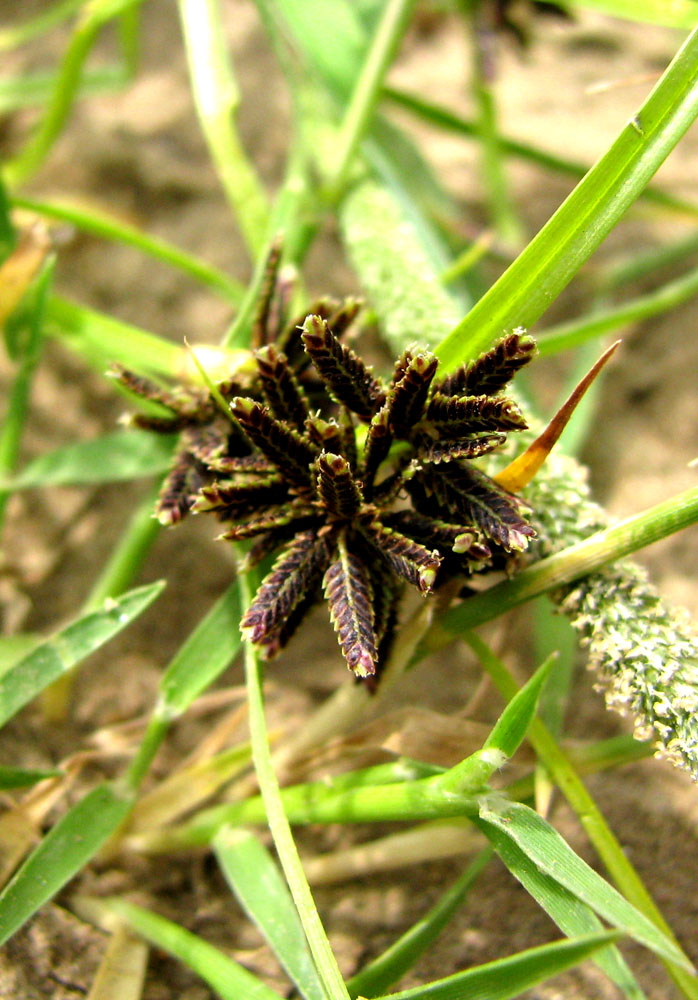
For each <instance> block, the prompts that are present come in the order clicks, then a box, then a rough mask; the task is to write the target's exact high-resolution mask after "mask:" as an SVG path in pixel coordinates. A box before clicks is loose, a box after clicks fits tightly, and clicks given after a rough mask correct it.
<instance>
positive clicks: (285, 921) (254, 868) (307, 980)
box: [212, 827, 327, 1000]
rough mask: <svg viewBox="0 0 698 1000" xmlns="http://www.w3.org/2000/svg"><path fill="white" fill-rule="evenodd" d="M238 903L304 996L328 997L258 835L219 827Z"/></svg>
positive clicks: (220, 854)
mask: <svg viewBox="0 0 698 1000" xmlns="http://www.w3.org/2000/svg"><path fill="white" fill-rule="evenodd" d="M212 847H213V850H214V853H215V855H216V859H217V860H218V864H219V865H220V867H221V870H222V871H223V874H224V875H225V878H226V881H227V882H228V885H229V886H230V888H231V889H232V890H233V892H234V893H235V895H236V896H237V899H238V901H239V903H240V905H241V906H242V907H243V909H244V910H245V912H246V913H247V915H248V917H249V918H250V920H252V921H253V922H254V923H255V924H256V925H257V927H258V928H259V929H260V931H261V932H262V934H263V935H264V937H265V938H266V940H267V942H268V943H269V945H270V946H271V948H272V951H273V952H274V954H275V955H276V957H277V958H278V960H279V961H280V962H281V964H282V965H283V967H284V968H285V969H286V972H287V973H288V974H289V976H290V978H291V980H292V981H293V982H294V983H295V985H296V987H297V988H298V990H299V991H300V993H302V994H303V996H304V997H305V998H306V1000H326V996H327V994H326V992H325V989H324V987H323V985H322V982H321V981H320V979H319V978H318V974H317V972H316V971H315V965H314V964H313V959H312V957H311V954H310V951H309V949H308V945H307V942H306V939H305V935H304V933H303V928H302V927H301V924H300V921H299V919H298V914H297V912H296V908H295V905H294V903H293V900H292V898H291V894H290V892H289V891H288V888H287V885H286V882H285V881H284V878H283V876H282V874H281V872H280V871H279V869H278V867H277V866H276V864H275V863H274V861H273V860H272V857H271V855H270V854H269V852H268V851H267V850H266V848H265V847H264V846H263V845H262V844H261V843H260V841H259V840H258V839H257V838H256V837H255V836H253V834H251V833H248V832H247V831H245V830H235V829H231V828H230V827H223V829H222V830H220V831H219V832H218V833H217V834H216V836H215V838H214V840H213V844H212Z"/></svg>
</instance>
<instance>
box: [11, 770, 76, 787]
mask: <svg viewBox="0 0 698 1000" xmlns="http://www.w3.org/2000/svg"><path fill="white" fill-rule="evenodd" d="M62 774H63V771H59V770H57V769H56V768H53V769H52V770H50V771H27V770H26V769H25V768H23V767H4V766H2V765H0V788H1V789H8V788H30V787H31V786H32V785H36V784H38V782H39V781H43V780H44V778H60V777H61V775H62Z"/></svg>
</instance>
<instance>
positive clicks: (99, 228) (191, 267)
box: [12, 198, 245, 305]
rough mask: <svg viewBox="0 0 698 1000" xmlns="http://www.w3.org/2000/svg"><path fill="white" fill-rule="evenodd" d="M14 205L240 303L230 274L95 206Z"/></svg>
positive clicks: (27, 202)
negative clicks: (151, 261)
mask: <svg viewBox="0 0 698 1000" xmlns="http://www.w3.org/2000/svg"><path fill="white" fill-rule="evenodd" d="M12 204H13V205H14V206H16V207H17V208H24V209H26V210H27V211H30V212H36V214H37V215H41V216H44V217H45V218H48V219H58V220H59V221H61V222H68V223H70V225H71V226H75V227H76V228H77V229H79V230H81V231H82V232H85V233H90V234H91V235H93V236H99V237H101V238H102V239H107V240H113V241H114V242H117V243H121V244H122V245H124V246H132V247H134V248H135V249H137V250H141V251H142V252H143V253H146V254H148V255H149V256H150V257H154V258H155V259H156V260H160V261H162V262H163V263H165V264H169V265H170V266H172V267H175V268H177V270H179V271H182V273H184V274H187V275H189V277H191V278H194V279H195V280H196V281H200V282H201V283H202V284H204V285H206V286H208V287H209V288H212V289H213V290H214V291H216V292H218V293H220V294H222V295H223V296H225V298H227V299H228V300H229V301H230V302H232V303H233V304H235V305H237V304H239V303H240V302H241V300H242V297H243V295H244V293H245V289H244V288H243V287H242V285H240V284H239V283H238V282H237V281H235V280H233V279H232V278H229V277H228V275H227V274H224V273H223V272H222V271H219V270H218V269H217V268H215V267H213V266H212V265H210V264H207V263H206V262H205V261H203V260H200V259H199V258H198V257H194V256H192V255H191V254H189V253H186V252H185V251H184V250H180V249H179V247H176V246H174V245H173V244H171V243H167V242H166V241H165V240H163V239H160V237H158V236H151V235H150V234H148V233H144V232H142V231H141V230H140V229H137V228H136V227H135V226H130V225H129V224H128V223H126V222H124V221H123V220H122V219H119V218H117V217H116V216H113V215H108V214H106V213H105V212H102V211H99V210H97V209H96V208H94V207H93V206H90V207H80V205H77V204H69V203H63V202H45V201H36V200H34V199H32V198H13V199H12Z"/></svg>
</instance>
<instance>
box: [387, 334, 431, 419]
mask: <svg viewBox="0 0 698 1000" xmlns="http://www.w3.org/2000/svg"><path fill="white" fill-rule="evenodd" d="M438 365H439V362H438V360H437V359H436V358H435V357H434V355H433V354H430V353H429V352H428V351H420V352H419V353H417V354H415V355H413V356H411V357H409V358H408V357H407V356H406V355H403V357H402V358H400V360H399V362H398V366H396V372H395V375H394V376H393V384H392V386H391V388H390V390H389V392H388V398H387V401H386V406H387V408H388V423H389V426H390V429H391V431H392V432H393V434H394V435H395V437H398V438H405V437H409V436H410V435H411V433H412V431H413V430H414V428H415V426H416V425H417V423H419V421H420V420H421V419H422V416H423V415H424V407H425V404H426V401H427V396H428V395H429V388H430V386H431V382H432V379H433V378H434V375H435V374H436V369H437V368H438ZM398 370H399V372H400V374H399V377H398Z"/></svg>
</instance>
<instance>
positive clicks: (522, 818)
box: [480, 796, 692, 972]
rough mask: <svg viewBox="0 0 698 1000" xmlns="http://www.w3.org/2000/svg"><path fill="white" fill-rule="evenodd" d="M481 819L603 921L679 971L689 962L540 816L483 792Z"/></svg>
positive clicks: (526, 808) (677, 948) (688, 964)
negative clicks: (673, 964)
mask: <svg viewBox="0 0 698 1000" xmlns="http://www.w3.org/2000/svg"><path fill="white" fill-rule="evenodd" d="M480 818H481V819H482V820H484V821H485V823H486V824H487V825H488V826H490V827H496V828H497V829H498V830H500V831H502V832H504V834H505V835H506V836H507V837H508V838H510V839H511V840H513V841H514V842H515V843H516V845H517V846H518V847H519V848H520V849H521V850H522V851H524V853H525V854H526V856H527V857H529V858H530V859H531V861H532V862H533V863H534V864H535V865H537V866H538V868H539V869H540V871H542V872H544V873H545V874H547V875H549V876H550V877H551V878H553V879H555V880H556V881H557V882H559V884H560V885H562V886H563V887H564V888H565V889H567V890H568V891H569V892H571V893H573V894H574V895H575V896H576V897H577V898H578V899H579V900H581V901H582V902H584V903H586V905H587V906H590V907H591V908H592V909H593V910H595V911H596V913H598V914H599V916H600V917H602V918H603V919H604V920H607V921H608V922H609V923H610V924H612V925H613V926H614V927H618V928H619V929H621V930H623V931H624V932H625V933H626V934H629V935H630V936H631V937H633V938H635V940H636V941H640V942H641V943H642V944H644V945H645V946H646V947H647V948H649V949H650V950H652V951H654V952H656V953H657V954H658V955H661V956H662V957H664V958H666V959H668V960H669V961H670V962H673V963H675V964H676V965H678V966H680V967H681V968H683V969H686V970H688V971H689V972H690V971H691V970H692V966H691V963H690V962H689V960H688V959H687V958H686V956H685V955H684V954H683V952H682V951H681V950H680V948H679V947H678V946H677V945H676V944H675V943H674V942H673V941H671V940H670V939H669V938H667V936H666V935H665V934H664V933H663V932H662V931H660V930H659V929H658V928H657V927H655V926H654V924H652V923H651V922H650V921H649V920H648V919H647V917H645V916H643V914H641V913H640V912H639V911H638V910H636V909H635V907H634V906H632V905H631V904H630V903H629V902H628V901H627V900H626V899H624V898H623V897H622V896H621V895H620V894H619V893H618V892H617V891H616V890H615V889H614V888H613V887H612V886H611V885H609V883H608V882H606V881H605V880H604V879H603V878H601V876H600V875H598V874H597V873H596V872H595V871H594V870H593V868H590V867H589V865H587V864H586V862H585V861H582V859H581V858H580V857H579V856H578V855H577V854H575V853H574V851H573V850H572V848H571V847H570V846H569V845H568V844H567V843H566V842H565V841H564V840H563V839H562V837H561V836H560V834H559V833H558V832H557V831H556V830H554V829H553V827H552V826H550V824H549V823H547V822H546V821H545V820H544V819H543V817H542V816H539V815H538V813H536V812H534V811H533V810H532V809H529V808H528V806H525V805H522V804H521V803H518V802H510V801H505V800H504V799H502V798H501V797H496V798H495V797H494V796H488V797H487V798H485V799H483V801H482V803H481V807H480Z"/></svg>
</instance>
